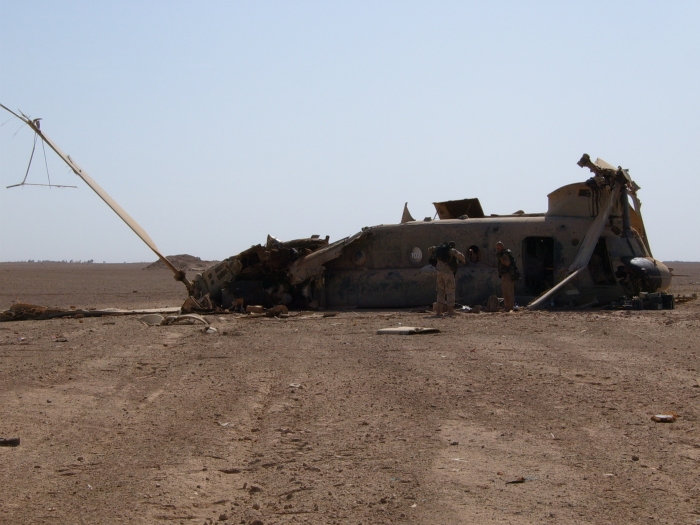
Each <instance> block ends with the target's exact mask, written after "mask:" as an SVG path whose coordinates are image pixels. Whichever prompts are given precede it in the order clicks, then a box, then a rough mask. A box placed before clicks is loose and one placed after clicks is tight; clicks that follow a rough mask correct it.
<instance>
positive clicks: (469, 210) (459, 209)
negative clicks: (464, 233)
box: [433, 199, 484, 220]
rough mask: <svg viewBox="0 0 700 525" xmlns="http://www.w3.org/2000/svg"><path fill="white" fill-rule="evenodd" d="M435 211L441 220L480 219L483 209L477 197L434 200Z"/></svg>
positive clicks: (482, 215)
mask: <svg viewBox="0 0 700 525" xmlns="http://www.w3.org/2000/svg"><path fill="white" fill-rule="evenodd" d="M433 206H435V211H437V213H438V217H440V219H441V220H444V219H459V218H463V217H465V218H469V219H481V218H483V217H484V210H483V209H482V208H481V203H480V202H479V199H462V200H458V201H445V202H434V203H433Z"/></svg>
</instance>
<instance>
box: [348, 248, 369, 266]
mask: <svg viewBox="0 0 700 525" xmlns="http://www.w3.org/2000/svg"><path fill="white" fill-rule="evenodd" d="M352 262H354V263H355V264H356V265H357V266H362V265H363V264H365V263H366V262H367V255H365V252H363V251H362V250H356V251H355V253H353V254H352Z"/></svg>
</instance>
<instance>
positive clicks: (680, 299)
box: [673, 293, 698, 304]
mask: <svg viewBox="0 0 700 525" xmlns="http://www.w3.org/2000/svg"><path fill="white" fill-rule="evenodd" d="M697 298H698V294H696V293H693V294H677V295H676V296H674V298H673V300H674V301H675V303H676V304H681V303H687V302H688V301H695V300H696V299H697Z"/></svg>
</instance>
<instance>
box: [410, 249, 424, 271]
mask: <svg viewBox="0 0 700 525" xmlns="http://www.w3.org/2000/svg"><path fill="white" fill-rule="evenodd" d="M408 257H409V259H410V261H411V264H415V265H416V266H417V265H419V264H420V263H421V261H423V251H422V250H421V249H420V248H418V246H416V247H415V248H413V249H412V250H411V253H410V254H409V255H408Z"/></svg>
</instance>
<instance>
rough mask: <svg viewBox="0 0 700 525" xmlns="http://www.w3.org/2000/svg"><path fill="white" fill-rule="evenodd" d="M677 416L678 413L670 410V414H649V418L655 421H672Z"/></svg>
mask: <svg viewBox="0 0 700 525" xmlns="http://www.w3.org/2000/svg"><path fill="white" fill-rule="evenodd" d="M677 417H678V414H676V413H675V412H672V413H670V414H656V415H654V416H651V420H652V421H656V422H657V423H673V422H674V421H675V420H676V418H677Z"/></svg>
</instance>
